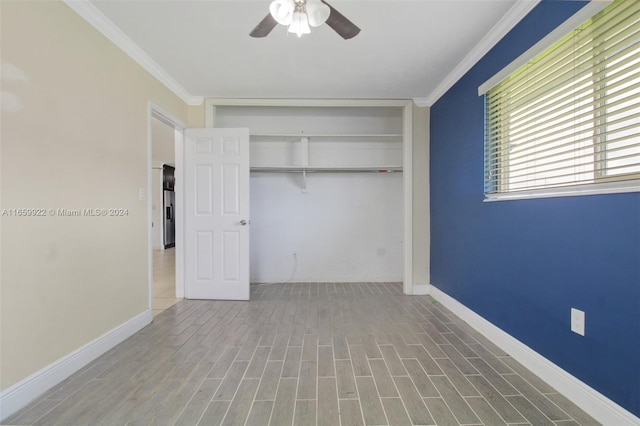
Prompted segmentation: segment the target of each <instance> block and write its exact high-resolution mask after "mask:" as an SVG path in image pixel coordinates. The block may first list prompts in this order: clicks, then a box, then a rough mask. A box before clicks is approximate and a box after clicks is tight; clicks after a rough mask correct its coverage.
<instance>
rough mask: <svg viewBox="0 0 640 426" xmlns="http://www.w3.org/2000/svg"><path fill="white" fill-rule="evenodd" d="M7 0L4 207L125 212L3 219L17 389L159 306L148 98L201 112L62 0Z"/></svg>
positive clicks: (7, 367) (4, 282)
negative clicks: (153, 301) (150, 252)
mask: <svg viewBox="0 0 640 426" xmlns="http://www.w3.org/2000/svg"><path fill="white" fill-rule="evenodd" d="M0 7H1V13H0V15H1V22H0V29H1V50H0V52H1V57H2V71H3V74H2V83H1V90H2V92H3V103H2V107H3V109H2V112H1V114H2V116H1V126H2V127H1V133H0V141H1V144H2V145H1V160H0V161H1V184H2V188H1V196H2V199H1V208H2V209H18V208H43V209H46V210H48V209H62V208H65V209H81V208H122V209H127V210H128V215H127V216H125V217H100V218H95V217H51V216H50V215H48V216H47V217H8V216H4V217H2V221H1V228H0V229H1V250H2V251H1V254H2V257H1V283H0V291H1V294H0V300H1V302H0V303H1V304H0V309H1V312H0V327H1V328H0V336H1V342H0V343H1V348H0V357H1V359H0V374H1V378H0V388H1V389H6V388H7V387H9V386H11V385H13V384H15V383H17V382H19V381H20V380H22V379H24V378H25V377H27V376H29V375H30V374H32V373H34V372H36V371H38V370H39V369H41V368H43V367H45V366H47V365H49V364H50V363H52V362H54V361H56V360H58V359H60V358H61V357H64V356H65V355H67V354H69V353H70V352H72V351H74V350H76V349H78V348H80V347H82V346H83V345H85V344H87V343H89V342H91V341H92V340H94V339H96V338H97V337H99V336H101V335H103V334H104V333H107V332H109V331H110V330H112V329H114V328H115V327H117V326H119V325H121V324H123V323H124V322H126V321H128V320H130V319H131V318H133V317H135V316H137V315H138V314H140V313H142V312H144V311H146V310H147V309H148V308H149V307H148V266H147V265H148V256H147V247H148V219H147V201H140V200H139V199H138V189H139V188H144V189H145V191H146V189H147V184H148V182H147V161H148V158H147V138H148V135H147V131H148V101H152V102H154V103H155V104H157V105H159V106H160V107H162V108H163V109H165V110H167V111H169V112H170V113H171V114H173V115H174V116H175V117H177V118H178V119H180V120H183V121H184V122H185V123H189V121H190V118H191V117H194V118H197V120H196V121H199V120H201V119H200V118H199V116H200V115H202V114H200V112H199V111H200V109H198V108H195V109H190V108H188V107H187V106H186V105H185V104H184V103H183V102H182V101H181V100H180V99H179V98H177V97H176V96H175V95H174V94H172V93H171V92H169V91H168V90H167V89H166V88H165V87H164V86H163V85H161V84H160V83H159V82H158V81H157V80H155V79H154V78H153V77H151V76H150V75H149V74H148V73H147V72H145V71H144V70H143V69H142V68H141V67H140V66H138V65H137V64H136V63H135V62H134V61H133V60H131V59H130V58H129V57H128V56H126V55H125V54H124V53H123V52H122V51H120V50H119V49H118V48H117V47H115V46H114V45H113V44H112V43H111V42H109V41H108V40H107V39H105V38H104V37H103V36H102V35H101V34H99V33H98V32H97V31H96V30H94V29H93V28H92V27H91V26H89V24H87V23H86V22H85V21H84V20H83V19H82V18H80V17H79V16H78V15H76V14H75V12H73V11H72V10H71V9H69V8H68V7H67V6H66V5H64V4H63V3H60V2H57V1H56V2H54V1H43V2H32V1H20V2H17V1H16V2H13V1H0ZM14 67H15V68H14ZM6 93H8V94H9V95H8V97H7V95H5V94H6ZM7 99H9V100H11V102H6V100H7ZM189 124H190V123H189ZM194 124H195V125H199V124H200V123H198V122H196V123H194Z"/></svg>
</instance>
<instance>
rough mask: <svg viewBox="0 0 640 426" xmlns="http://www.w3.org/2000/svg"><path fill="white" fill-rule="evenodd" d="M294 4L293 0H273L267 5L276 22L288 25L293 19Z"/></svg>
mask: <svg viewBox="0 0 640 426" xmlns="http://www.w3.org/2000/svg"><path fill="white" fill-rule="evenodd" d="M295 10H296V4H295V2H294V1H293V0H274V1H272V2H271V4H270V5H269V12H270V13H271V16H273V19H275V20H276V22H277V23H278V24H281V25H289V24H291V21H292V20H293V13H294V11H295Z"/></svg>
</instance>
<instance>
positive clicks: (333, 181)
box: [215, 107, 403, 283]
mask: <svg viewBox="0 0 640 426" xmlns="http://www.w3.org/2000/svg"><path fill="white" fill-rule="evenodd" d="M215 127H248V128H249V129H250V132H251V135H252V137H251V165H252V166H260V167H274V166H281V167H296V166H305V165H307V164H308V165H309V166H311V167H313V166H316V167H348V166H360V167H361V166H374V165H388V166H392V165H395V166H397V165H402V138H401V135H399V134H400V133H401V129H402V114H401V110H400V109H397V110H394V109H387V108H365V109H358V108H288V107H271V108H269V107H224V108H221V107H218V108H217V111H216V120H215ZM296 135H300V137H297V136H296ZM304 135H308V136H309V142H308V152H309V156H308V158H305V157H304V154H305V150H304V149H302V142H301V137H302V136H304ZM386 135H389V136H388V137H387V136H386ZM305 160H306V161H308V163H307V164H304V163H305ZM250 185H251V282H254V283H267V282H286V281H290V282H380V281H402V279H403V181H402V173H368V172H356V173H353V172H352V173H345V172H340V171H339V170H335V171H331V172H324V173H310V172H308V173H307V176H306V184H305V179H304V177H303V174H302V172H293V173H283V172H277V171H269V172H255V171H254V172H252V173H251V181H250Z"/></svg>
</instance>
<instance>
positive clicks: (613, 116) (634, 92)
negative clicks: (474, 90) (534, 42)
mask: <svg viewBox="0 0 640 426" xmlns="http://www.w3.org/2000/svg"><path fill="white" fill-rule="evenodd" d="M636 179H640V1H636V0H617V1H615V2H613V3H612V4H611V5H609V6H608V7H607V8H605V9H603V10H602V11H601V12H599V13H598V14H596V15H595V16H593V17H592V18H591V19H589V20H587V21H586V22H585V23H583V24H582V25H580V26H579V27H578V28H576V29H575V30H574V31H572V32H571V33H570V34H568V35H566V36H565V37H564V38H562V39H560V40H559V41H558V42H556V43H555V44H553V45H552V46H551V47H549V48H548V49H546V50H544V51H543V52H542V53H540V54H539V55H537V56H536V57H535V58H533V59H532V60H530V61H529V62H528V63H526V64H525V65H524V66H522V67H520V68H519V69H518V70H516V71H515V72H513V73H512V74H511V75H509V76H508V77H507V78H505V79H504V80H502V81H501V82H500V83H498V84H497V85H496V86H494V87H493V88H491V89H490V90H489V91H488V92H487V93H486V94H485V194H487V195H490V194H500V193H511V192H518V191H531V190H539V189H546V188H556V187H566V186H574V185H584V184H598V183H606V182H618V181H629V180H636Z"/></svg>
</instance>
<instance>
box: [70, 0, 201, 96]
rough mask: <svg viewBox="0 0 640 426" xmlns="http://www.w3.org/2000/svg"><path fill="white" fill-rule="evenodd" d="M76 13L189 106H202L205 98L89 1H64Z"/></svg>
mask: <svg viewBox="0 0 640 426" xmlns="http://www.w3.org/2000/svg"><path fill="white" fill-rule="evenodd" d="M64 3H65V4H66V5H67V6H69V7H70V8H71V9H72V10H73V11H74V12H76V13H77V14H78V15H80V16H81V17H82V18H84V20H85V21H87V22H88V23H89V24H90V25H92V26H93V27H94V28H95V29H96V30H98V31H99V32H100V33H102V34H103V35H104V36H105V37H107V38H108V39H109V40H110V41H111V42H112V43H113V44H115V45H116V46H118V47H119V48H120V49H122V51H123V52H124V53H126V54H127V55H129V56H130V57H131V58H132V59H133V60H134V61H136V62H137V63H138V64H139V65H140V66H141V67H142V68H144V69H145V70H146V71H147V72H148V73H149V74H151V75H152V76H154V77H155V78H157V79H158V80H159V81H160V82H161V83H162V84H164V85H165V86H166V87H167V88H168V89H169V90H171V91H172V92H173V93H175V94H176V96H178V97H179V98H180V99H182V100H183V101H184V102H185V103H186V104H187V105H202V102H204V97H202V96H193V95H191V94H190V93H189V92H187V90H186V89H185V88H184V87H182V85H180V83H178V82H177V81H176V80H175V79H174V78H173V77H172V76H171V75H169V73H168V72H166V71H165V70H164V69H163V68H162V67H161V66H160V65H158V63H156V62H155V61H154V60H153V59H151V57H150V56H149V55H147V54H146V53H145V51H144V50H142V48H140V46H138V45H137V44H136V43H134V42H133V40H131V39H130V38H129V37H128V36H127V35H126V34H125V33H124V32H122V30H121V29H120V28H118V27H117V26H116V25H115V24H114V23H113V22H111V20H109V18H107V17H106V16H105V15H104V14H103V13H102V12H100V10H98V9H97V8H96V7H95V6H94V5H93V4H91V3H90V2H89V1H87V0H64Z"/></svg>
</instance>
